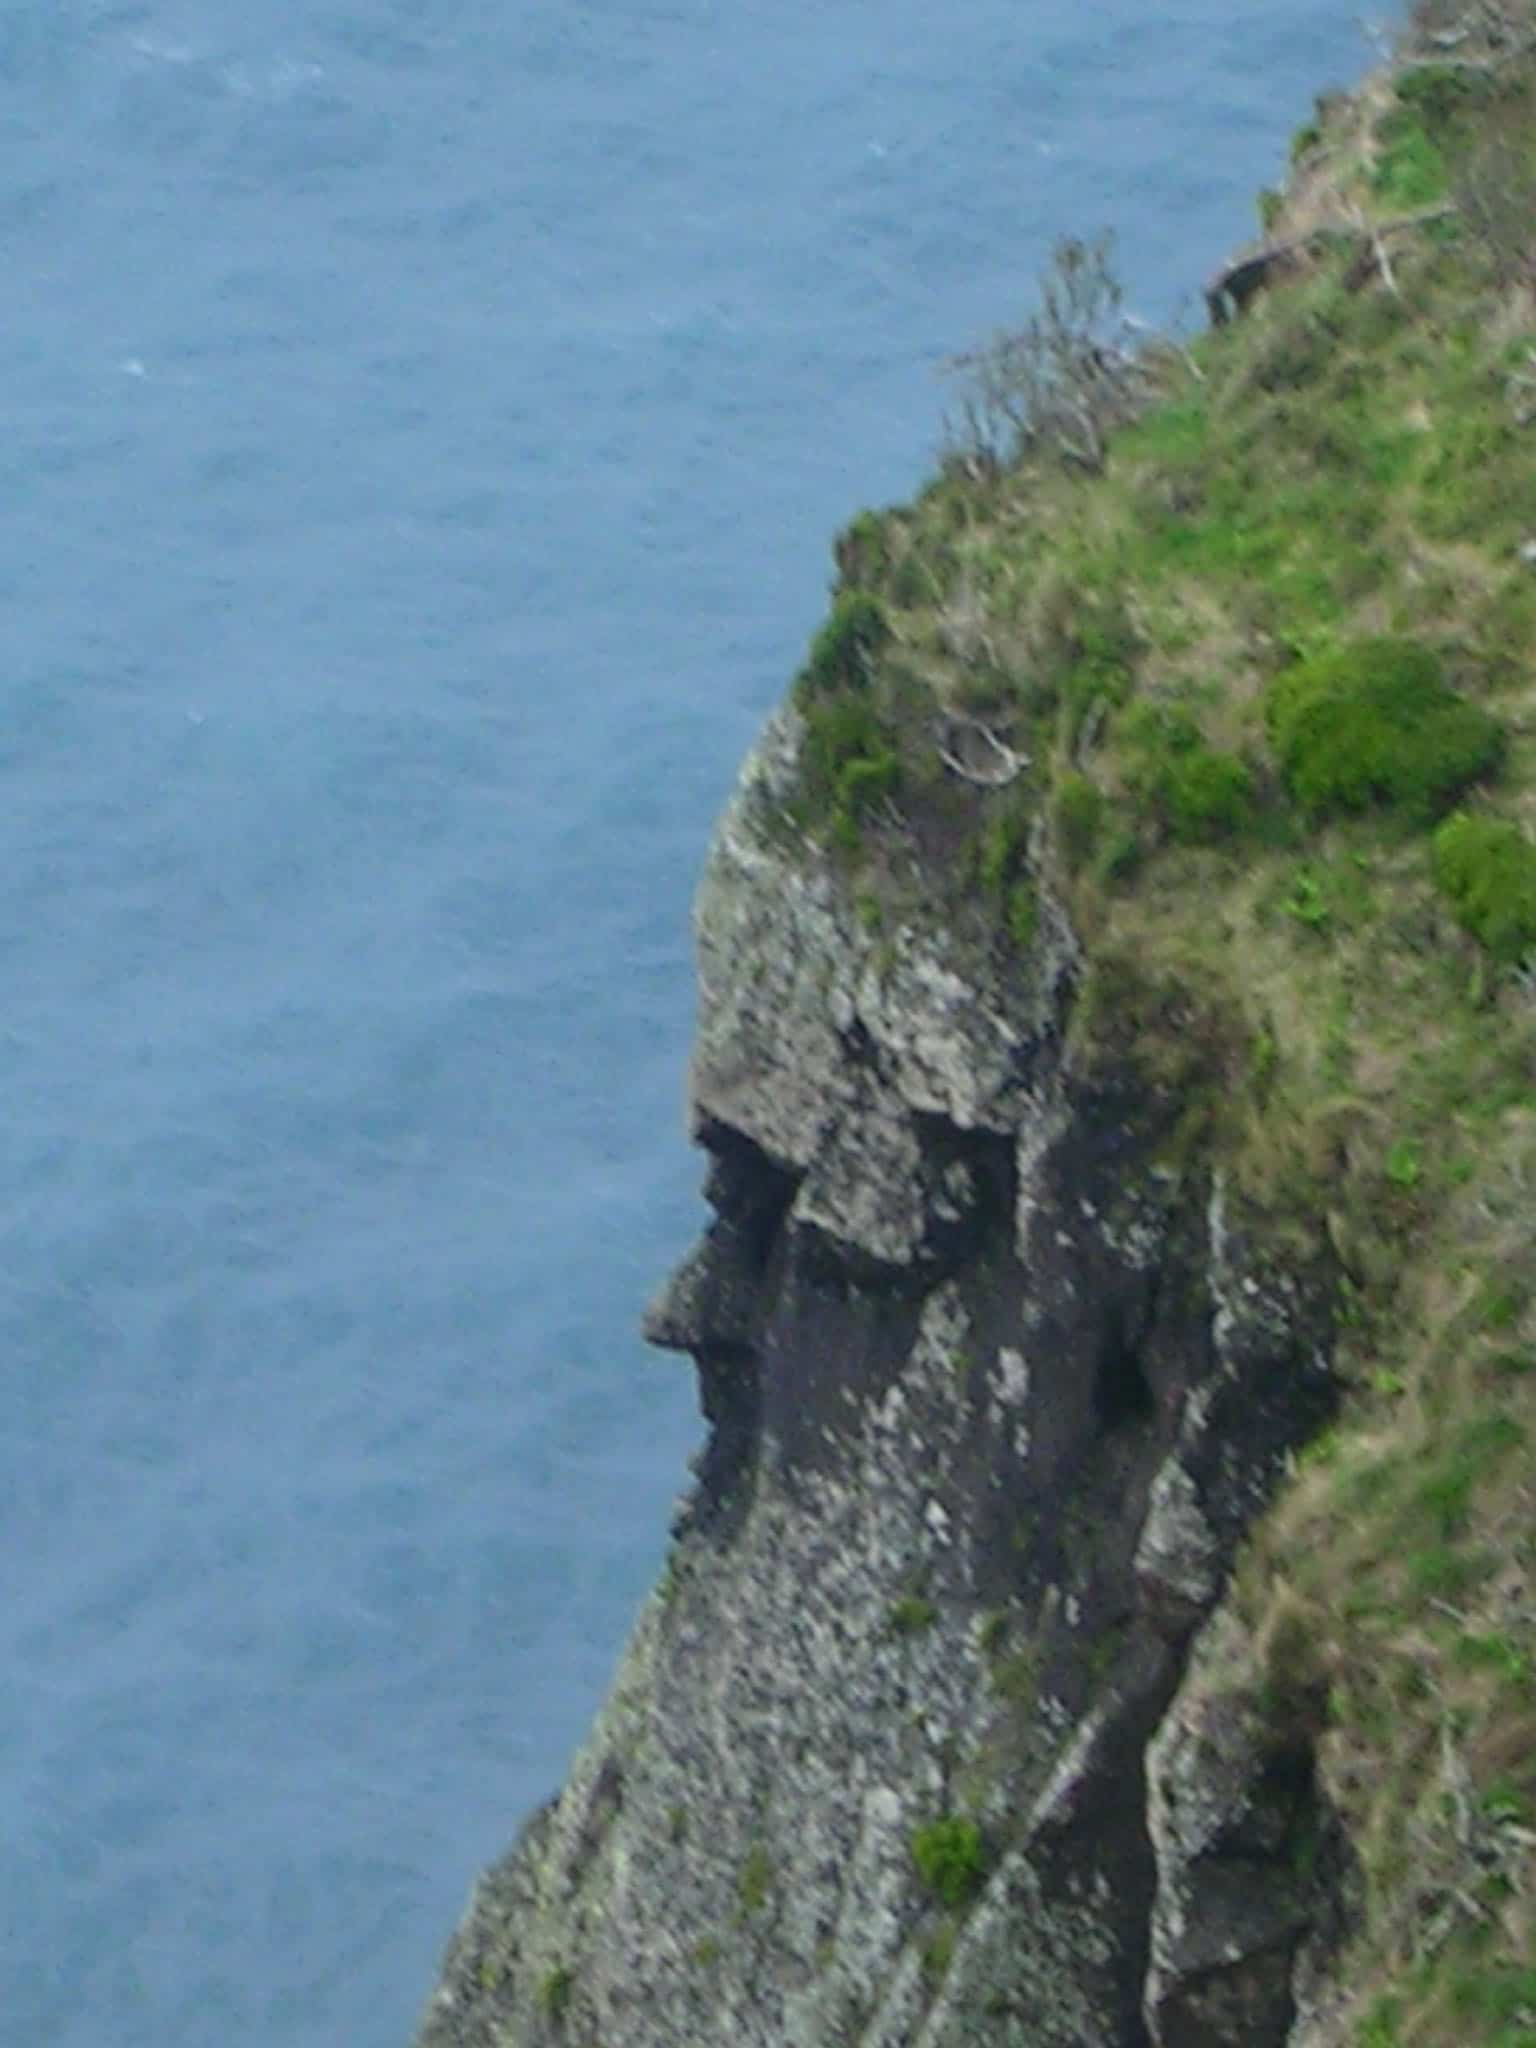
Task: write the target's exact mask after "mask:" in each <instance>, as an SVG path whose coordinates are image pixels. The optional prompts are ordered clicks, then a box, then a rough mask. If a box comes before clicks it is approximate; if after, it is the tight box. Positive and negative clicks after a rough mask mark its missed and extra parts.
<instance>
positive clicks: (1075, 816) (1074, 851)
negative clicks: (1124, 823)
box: [1055, 775, 1104, 874]
mask: <svg viewBox="0 0 1536 2048" xmlns="http://www.w3.org/2000/svg"><path fill="white" fill-rule="evenodd" d="M1055 818H1056V842H1057V844H1058V845H1059V846H1060V848H1061V857H1062V859H1063V860H1064V861H1065V862H1066V864H1067V866H1068V867H1069V868H1070V869H1071V871H1072V872H1073V873H1074V874H1076V872H1077V870H1078V869H1079V868H1080V867H1082V866H1083V864H1084V863H1085V862H1086V861H1087V860H1088V859H1089V858H1090V856H1091V855H1092V853H1093V850H1094V848H1095V847H1096V846H1097V845H1098V843H1099V831H1100V828H1101V827H1102V825H1103V823H1104V794H1103V791H1102V790H1100V789H1099V788H1098V787H1097V785H1096V784H1094V783H1092V782H1090V781H1089V780H1088V778H1087V776H1086V775H1064V776H1063V777H1062V778H1061V781H1060V783H1059V784H1058V785H1057V789H1056V806H1055Z"/></svg>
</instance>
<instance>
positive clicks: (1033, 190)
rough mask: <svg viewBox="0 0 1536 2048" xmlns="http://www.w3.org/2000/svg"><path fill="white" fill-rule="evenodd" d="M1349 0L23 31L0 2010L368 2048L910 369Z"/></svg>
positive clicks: (564, 1491) (79, 22) (406, 2019)
mask: <svg viewBox="0 0 1536 2048" xmlns="http://www.w3.org/2000/svg"><path fill="white" fill-rule="evenodd" d="M1352 13H1353V10H1352V8H1351V6H1349V5H1348V4H1346V0H1251V4H1250V5H1248V6H1246V7H1243V8H1233V7H1232V6H1231V5H1230V4H1229V0H1174V4H1172V5H1170V6H1169V7H1167V8H1165V9H1163V10H1160V11H1158V12H1157V13H1156V14H1155V15H1149V13H1148V12H1147V10H1146V9H1145V8H1143V7H1140V6H1136V5H1133V4H1131V0H1106V4H1105V5H1104V6H1102V7H1100V8H1096V9H1092V10H1087V9H1084V10H1077V11H1074V12H1071V13H1069V12H1067V11H1065V10H1062V9H1060V8H1056V7H1050V6H1046V5H1043V4H1041V0H1024V4H1022V5H1021V4H1018V0H1012V4H1008V5H1004V4H1002V0H956V4H954V5H952V6H950V7H948V8H946V9H943V10H940V11H937V12H936V11H935V10H934V9H933V8H932V7H931V6H929V5H919V4H916V0H879V4H876V0H814V4H813V0H775V4H771V5H770V4H766V0H734V4H732V5H730V6H726V5H725V4H723V0H585V4H583V0H562V4H558V5H556V4H552V0H525V4H524V5H523V6H522V7H520V8H514V7H508V6H507V5H506V4H505V0H309V4H307V5H302V6H301V5H299V4H298V0H240V4H238V5H237V4H235V0H197V4H194V0H179V4H178V0H147V4H125V0H11V4H10V6H9V8H8V9H7V11H6V13H5V14H4V16H3V17H0V236H3V247H4V251H5V272H6V278H7V287H8V288H7V292H6V318H5V319H4V321H3V322H0V420H3V439H0V460H3V464H4V488H3V491H0V621H3V635H4V637H3V660H0V686H3V689H4V693H5V699H6V709H5V717H4V721H3V725H0V955H3V959H4V966H5V1000H4V1002H3V1005H0V1062H3V1068H0V1071H3V1100H4V1104H5V1114H4V1118H3V1122H0V1159H3V1167H0V1209H3V1230H4V1258H3V1263H0V1373H3V1376H4V1401H3V1405H0V1518H3V1522H0V1526H3V1529H4V1546H5V1552H6V1556H7V1560H8V1568H7V1572H6V1584H7V1593H6V1598H5V1600H4V1603H3V1609H0V1841H3V1842H4V1845H5V1851H4V1854H3V1856H0V2015H3V2018H0V2041H3V2042H4V2043H5V2044H9V2043H12V2042H14V2043H16V2044H17V2048H20V2044H23V2043H26V2044H42V2043H47V2044H49V2048H102V2044H105V2043H111V2044H113V2048H150V2044H154V2048H166V2044H168V2043H175V2044H176V2048H237V2044H252V2048H321V2044H325V2048H336V2044H338V2043H346V2044H348V2048H385V2044H390V2043H393V2044H399V2043H402V2042H403V2041H404V2040H405V2039H406V2038H407V2037H408V2036H409V2033H410V2030H411V2027H412V2024H413V2021H414V2017H415V2013H416V2010H417V2008H418V2006H419V2004H420V2003H421V2001H422V2000H423V1999H424V1997H425V1995H426V1993H427V1991H428V1989H429V1986H430V1981H431V1977H432V1973H433V1969H434V1966H435V1961H436V1957H437V1953H438V1951H439V1949H440V1946H441V1944H442V1942H443V1940H444V1939H445V1937H446V1935H447V1933H448V1931H449V1927H450V1925H451V1922H452V1920H453V1918H454V1917H455V1915H456V1913H457V1911H458V1909H459V1906H460V1904H461V1901H462V1898H463V1896H464V1893H465V1891H466V1889H467V1886H468V1884H469V1881H470V1879H471V1877H472V1875H473V1873H474V1870H475V1868H476V1866H477V1865H479V1864H480V1863H482V1862H484V1861H485V1860H487V1859H489V1858H490V1857H491V1856H492V1855H493V1854H495V1853H496V1852H497V1851H499V1849H500V1848H501V1847H502V1846H504V1844H505V1842H506V1841H507V1840H508V1839H509V1837H510V1835H511V1833H512V1831H513V1828H514V1826H515V1824H516V1822H517V1820H518V1819H519V1817H520V1816H521V1815H522V1813H523V1812H525V1811H526V1809H527V1808H528V1807H529V1806H530V1805H531V1804H532V1803H533V1802H535V1801H536V1800H537V1799H538V1798H540V1797H541V1796H542V1795H543V1794H544V1793H545V1792H546V1791H547V1790H548V1789H549V1788H550V1787H551V1786H552V1784H553V1783H554V1781H555V1780H556V1779H557V1778H558V1776H559V1774H560V1771H561V1769H562V1767H563V1764H564V1762H565V1759H566V1757H567V1755H568V1753H569V1751H570V1749H571V1747H572V1745H573V1743H574V1742H575V1741H576V1740H577V1739H578V1738H579V1736H580V1733H581V1731H582V1728H583V1724H584V1722H585V1720H586V1718H587V1716H588V1714H589V1713H590V1711H591V1708H592V1707H593V1705H594V1704H595V1701H596V1699H597V1698H598V1696H599V1694H600V1691H601V1688H602V1685H603V1682H604V1679H605V1676H606V1674H607V1672H608V1670H609V1668H610V1666H611V1663H612V1660H613V1658H614V1655H615V1654H616V1651H617V1648H618V1646H619V1643H620V1641H621V1638H622V1635H623V1631H624V1629H625V1626H626V1624H627V1621H628V1618H629V1616H630V1614H631V1612H632V1610H633V1607H634V1605H635V1603H636V1601H637V1599H638V1597H639V1595H640V1593H641V1591H642V1589H643V1587H644V1586H645V1584H646V1583H647V1581H648V1580H649V1579H650V1577H651V1576H652V1574H653V1572H654V1570H655V1567H656V1563H657V1560H658V1558H659V1555H660V1552H661V1548H662V1544H663V1541H664V1535H665V1527H666V1519H667V1508H668V1503H669V1501H670V1498H671V1496H672V1495H673V1494H674V1493H675V1492H676V1491H677V1490H678V1488H679V1486H680V1485H681V1483H682V1481H683V1478H684V1471H683V1466H684V1460H685V1457H686V1454H687V1452H688V1450H689V1448H690V1446H691V1445H692V1444H693V1442H694V1440H695V1435H696V1427H697V1425H696V1422H695V1418H694V1406H693V1397H692V1389H691V1385H690V1383H689V1380H688V1376H687V1374H686V1373H685V1372H684V1371H683V1370H682V1369H681V1368H680V1367H679V1366H678V1365H677V1364H676V1363H675V1362H673V1361H667V1360H660V1359H653V1358H650V1357H648V1356H646V1355H645V1354H644V1353H643V1352H642V1350H641V1348H640V1346H639V1344H638V1340H637V1338H636V1335H635V1322H636V1316H637V1313H638V1309H639V1306H640V1304H641V1302H642V1300H643V1298H644V1296H645V1294H646V1292H647V1291H648V1289H649V1287H650V1285H651V1284H652V1282H653V1281H654V1280H655V1279H656V1278H657V1277H658V1276H659V1275H660V1273H661V1272H662V1271H663V1269H664V1268H665V1266H666V1265H667V1263H668V1261H669V1259H670V1258H671V1257H673V1256H674V1255H675V1254H676V1253H677V1252H678V1251H679V1250H680V1249H681V1248H682V1247H683V1246H684V1245H685V1244H686V1242H687V1241H688V1238H689V1236H690V1234H691V1231H692V1230H693V1228H694V1220H695V1218H694V1209H695V1202H694V1195H693V1186H694V1181H695V1168H694V1165H693V1162H692V1161H691V1160H690V1158H689V1156H688V1154H687V1152H686V1150H685V1147H684V1145H683V1143H682V1141H681V1136H680V1124H679V1114H678V1111H679V1103H680V1098H681V1089H682V1075H683V1066H684V1061H685V1057H686V1049H687V1038H688V1030H689V1020H690V1009H691V1002H692V990H691V984H690V970H689V964H688V957H687V933H686V912H687V902H688V897H689V893H690V890H691V887H692V884H693V880H694V877H695V874H696V871H697V868H698V864H699V861H700V858H701V855H702V852H703V848H704V843H705V839H706V835H707V831H708V827H709V824H710V821H711V818H712V816H713V814H714V813H715V811H716V810H717V808H718V806H719V804H720V802H721V800H722V797H723V795H724V792H725V790H726V787H727V785H728V782H729V779H730V776H731V773H732V771H733V768H734V766H735V763H736V761H737V759H738V757H739V756H740V754H741V752H742V750H743V748H744V746H745V744H746V743H747V741H748V739H749V737H750V735H751V733H752V731H753V729H754V727H755V725H756V723H757V721H758V720H759V718H760V716H761V714H762V713H763V711H764V710H765V708H766V707H767V706H768V704H769V703H770V702H771V701H772V700H773V699H774V698H775V697H776V695H777V694H778V693H779V691H780V689H781V688H782V686H783V683H784V680H785V678H786V677H787V675H788V674H789V672H790V671H791V669H792V667H793V665H794V663H795V661H796V659H797V657H798V654H799V652H800V649H801V647H802V646H803V643H804V640H805V637H806V635H807V633H808V632H809V631H810V629H811V627H812V626H813V625H814V623H815V621H816V618H817V615H818V612H819V609H820V606H821V604H822V601H823V596H824V586H825V576H826V541H827V537H828V535H829V534H830V533H831V531H832V530H833V528H834V527H835V526H837V525H838V524H840V523H842V521H843V520H844V519H845V518H846V517H847V516H848V515H849V514H850V513H851V512H852V511H853V510H855V509H856V508H857V507H858V506H859V505H860V504H862V503H868V502H875V501H880V500H882V499H885V498H888V497H892V496H896V495H900V494H902V493H904V492H905V491H907V490H909V489H910V488H911V487H912V485H913V484H914V483H915V482H916V481H917V480H918V479H919V477H920V476H921V474H922V472H923V470H924V468H925V467H926V466H927V464H928V463H929V461H930V459H931V456H932V453H933V450H934V447H935V444H936V440H937V434H938V424H939V416H940V409H941V403H942V394H941V392H940V390H939V388H938V386H937V384H936V381H935V378H934V375H933V371H934V366H935V363H936V361H937V360H938V359H939V358H940V357H941V356H942V355H944V354H945V353H947V352H949V351H951V350H953V349H956V348H958V347H961V346H963V345H965V344H966V343H967V342H969V341H971V340H973V339H975V338H976V337H977V336H978V335H979V334H981V333H982V332H984V331H986V330H987V329H988V328H990V327H991V326H992V325H994V324H996V323H998V322H1001V321H1004V320H1006V319H1008V318H1010V317H1011V316H1013V315H1015V314H1017V313H1018V312H1020V311H1021V310H1023V309H1024V308H1025V307H1026V306H1027V304H1028V299H1029V291H1028V281H1029V279H1030V278H1031V276H1032V275H1033V274H1034V273H1035V272H1036V270H1037V269H1038V266H1039V264H1040V262H1041V260H1042V258H1043V256H1044V253H1045V251H1046V250H1047V248H1048V246H1049V244H1050V241H1051V239H1052V238H1053V236H1054V235H1055V234H1056V233H1058V232H1060V231H1063V230H1073V229H1075V230H1092V229H1095V228H1097V227H1099V226H1100V225H1103V224H1107V223H1112V224H1115V225H1117V226H1118V228H1119V229H1120V232H1121V239H1122V259H1123V267H1124V269H1125V271H1126V273H1127V275H1128V278H1129V281H1130V285H1131V296H1132V300H1133V303H1134V304H1135V305H1136V306H1137V307H1138V309H1139V310H1141V311H1142V312H1143V313H1145V314H1146V315H1148V316H1150V317H1158V318H1161V317H1165V316H1168V315H1170V314H1171V313H1173V312H1174V311H1176V310H1177V308H1178V306H1179V305H1180V303H1181V302H1182V301H1185V300H1187V299H1188V298H1189V296H1190V295H1191V293H1192V291H1193V288H1194V287H1195V286H1196V285H1197V283H1198V280H1199V278H1200V276H1201V275H1202V274H1203V272H1204V271H1205V270H1206V269H1207V268H1208V267H1209V266H1210V265H1211V263H1212V262H1213V261H1214V259H1215V258H1216V257H1218V256H1219V255H1220V254H1221V253H1223V252H1224V251H1225V250H1226V249H1227V248H1228V247H1229V246H1230V245H1232V244H1233V243H1235V242H1236V241H1237V240H1239V239H1240V238H1242V237H1243V236H1244V235H1245V234H1246V233H1247V231H1248V225H1249V221H1250V218H1251V195H1252V192H1253V190H1254V188H1255V186H1256V185H1257V184H1258V183H1260V182H1262V181H1263V180H1264V179H1265V178H1266V177H1270V176H1273V175H1274V174H1275V173H1276V172H1277V170H1278V167H1279V165H1280V163H1281V161H1282V158H1283V148H1284V138H1285V135H1286V133H1287V131H1288V129H1289V128H1290V126H1292V125H1293V124H1294V123H1295V122H1296V121H1297V120H1299V119H1301V118H1302V117H1303V116H1304V114H1305V113H1306V110H1307V105H1308V101H1309V98H1310V95H1311V93H1312V92H1313V91H1314V90H1315V89H1317V88H1319V87H1321V86H1323V85H1326V84H1328V83H1332V82H1337V81H1339V80H1340V79H1346V78H1348V77H1349V76H1350V75H1352V74H1353V73H1354V72H1355V71H1356V70H1358V69H1359V68H1360V66H1361V64H1362V62H1363V61H1364V60H1365V57H1366V55H1367V54H1368V53H1367V52H1366V51H1365V49H1364V48H1363V46H1362V44H1361V42H1360V39H1359V36H1358V32H1357V31H1356V30H1355V28H1354V27H1353V26H1352V20H1351V17H1352Z"/></svg>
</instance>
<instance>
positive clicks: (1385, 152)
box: [1371, 106, 1448, 211]
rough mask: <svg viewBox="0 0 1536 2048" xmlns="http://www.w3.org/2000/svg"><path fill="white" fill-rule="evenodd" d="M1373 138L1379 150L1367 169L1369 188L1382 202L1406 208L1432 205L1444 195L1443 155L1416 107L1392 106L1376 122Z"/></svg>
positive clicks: (1444, 168) (1397, 207) (1445, 182)
mask: <svg viewBox="0 0 1536 2048" xmlns="http://www.w3.org/2000/svg"><path fill="white" fill-rule="evenodd" d="M1376 140H1377V143H1378V144H1379V145H1380V154H1379V155H1378V157H1377V159H1376V165H1375V169H1374V170H1373V171H1372V172H1371V190H1372V191H1373V192H1374V193H1375V195H1376V197H1377V198H1378V199H1379V200H1380V201H1381V203H1382V205H1383V206H1387V207H1391V208H1392V209H1393V210H1394V211H1396V210H1398V209H1403V210H1408V209H1411V208H1413V207H1416V206H1433V205H1434V203H1435V201H1436V200H1437V199H1443V198H1444V197H1445V194H1446V189H1447V182H1448V181H1447V176H1446V166H1445V158H1444V156H1443V155H1442V154H1441V151H1440V146H1439V144H1438V143H1436V142H1434V141H1432V140H1431V139H1430V136H1429V133H1428V131H1427V130H1426V128H1425V126H1424V123H1423V122H1422V121H1421V120H1420V118H1419V115H1418V111H1417V109H1416V108H1414V107H1412V106H1398V107H1395V108H1394V109H1393V111H1392V112H1391V113H1390V114H1388V115H1387V116H1386V118H1385V119H1384V120H1383V121H1381V122H1380V124H1379V125H1378V127H1377V129H1376Z"/></svg>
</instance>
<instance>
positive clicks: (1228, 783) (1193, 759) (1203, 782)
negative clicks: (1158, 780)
mask: <svg viewBox="0 0 1536 2048" xmlns="http://www.w3.org/2000/svg"><path fill="white" fill-rule="evenodd" d="M1163 801H1164V804H1165V806H1166V809H1167V813H1168V829H1169V831H1170V832H1171V833H1172V835H1173V837H1174V838H1175V839H1181V840H1184V841H1186V842H1195V843H1201V844H1204V843H1208V842H1210V841H1212V840H1216V839H1229V838H1231V837H1233V836H1234V835H1235V834H1236V833H1239V832H1242V831H1245V830H1246V829H1247V828H1248V826H1249V825H1251V824H1252V822H1253V777H1252V776H1251V775H1250V774H1249V772H1248V770H1247V768H1246V767H1245V766H1244V764H1243V763H1242V762H1241V761H1240V760H1239V759H1238V758H1237V756H1236V754H1223V753H1219V752H1218V751H1217V750H1216V749H1215V748H1214V747H1197V748H1195V750H1194V751H1193V752H1192V753H1189V754H1185V755H1184V756H1182V758H1181V759H1179V760H1178V761H1176V762H1175V763H1174V765H1173V768H1172V770H1171V771H1170V773H1169V776H1168V780H1167V783H1166V786H1165V789H1164V794H1163Z"/></svg>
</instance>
